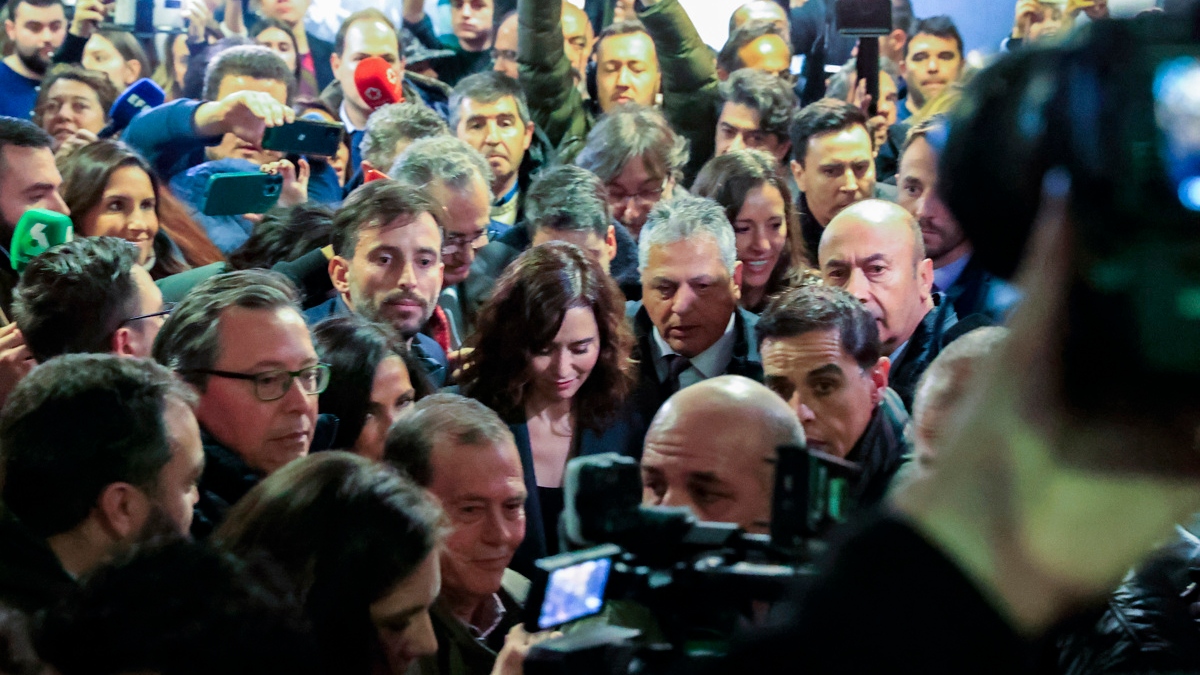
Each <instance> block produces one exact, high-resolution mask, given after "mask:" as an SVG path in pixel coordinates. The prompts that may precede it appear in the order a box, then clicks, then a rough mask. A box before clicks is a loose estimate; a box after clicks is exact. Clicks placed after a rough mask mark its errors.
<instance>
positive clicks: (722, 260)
mask: <svg viewBox="0 0 1200 675" xmlns="http://www.w3.org/2000/svg"><path fill="white" fill-rule="evenodd" d="M638 268H639V269H640V271H641V275H642V300H641V302H630V303H629V304H628V305H627V307H626V313H627V314H628V315H629V317H630V319H631V320H632V322H633V332H634V336H635V338H636V339H637V344H636V347H635V358H636V359H637V361H638V362H639V363H640V366H639V369H638V384H637V386H636V388H635V389H634V392H633V394H632V396H631V397H630V402H629V404H628V406H629V407H628V409H627V416H628V422H629V423H630V424H631V426H632V428H634V429H637V430H638V431H637V432H636V433H634V434H632V438H631V441H632V442H633V443H634V445H636V447H631V448H629V453H630V454H631V455H633V456H635V457H637V456H640V455H641V451H642V448H641V444H642V440H643V439H644V438H645V430H646V429H647V428H648V427H649V424H650V421H651V420H652V419H653V418H654V415H655V413H656V412H657V411H658V409H659V407H660V406H661V405H662V404H663V403H664V402H665V401H666V400H667V399H668V398H669V397H670V396H671V394H674V393H675V392H676V391H678V390H679V389H681V388H683V387H686V386H688V385H691V384H695V383H696V382H699V381H701V380H705V379H708V378H710V377H716V376H718V375H742V376H745V377H748V378H750V379H752V380H755V381H756V382H761V381H762V360H761V359H760V358H759V354H758V343H757V342H756V341H755V339H754V324H755V322H756V321H757V318H756V317H755V316H754V315H753V314H751V313H749V312H747V311H746V310H744V309H742V308H741V307H739V306H738V300H739V299H740V297H741V291H740V286H741V279H742V264H741V263H740V262H739V261H738V260H737V249H736V245H735V242H734V238H733V230H732V229H730V227H729V220H728V219H727V218H725V214H724V212H723V211H722V209H721V207H720V206H718V205H717V203H716V202H713V201H712V200H709V199H702V198H699V197H679V198H677V199H674V200H671V201H669V202H660V203H659V205H658V206H657V207H655V209H654V211H652V212H651V213H650V217H649V218H648V219H647V221H646V227H645V228H644V229H643V230H642V237H641V240H640V242H639V248H638Z"/></svg>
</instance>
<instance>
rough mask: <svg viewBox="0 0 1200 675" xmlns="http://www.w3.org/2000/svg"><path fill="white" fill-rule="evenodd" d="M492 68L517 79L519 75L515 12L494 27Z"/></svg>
mask: <svg viewBox="0 0 1200 675" xmlns="http://www.w3.org/2000/svg"><path fill="white" fill-rule="evenodd" d="M492 70H495V71H497V72H500V73H504V74H505V75H507V76H509V77H511V78H512V79H514V80H515V79H517V78H518V77H520V76H521V74H520V72H519V69H518V67H517V13H516V12H509V13H508V16H506V17H504V20H503V21H501V22H500V25H499V26H497V27H496V40H495V42H493V43H492Z"/></svg>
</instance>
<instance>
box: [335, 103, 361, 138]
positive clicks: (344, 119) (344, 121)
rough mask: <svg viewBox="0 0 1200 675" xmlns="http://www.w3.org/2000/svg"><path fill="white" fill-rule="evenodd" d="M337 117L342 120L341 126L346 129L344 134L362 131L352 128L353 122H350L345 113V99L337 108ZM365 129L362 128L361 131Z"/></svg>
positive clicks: (348, 116)
mask: <svg viewBox="0 0 1200 675" xmlns="http://www.w3.org/2000/svg"><path fill="white" fill-rule="evenodd" d="M338 117H340V118H342V126H344V127H346V133H348V134H352V133H354V132H356V131H362V129H360V128H358V127H356V126H354V122H351V121H350V115H349V114H348V113H347V112H346V101H345V99H343V100H342V105H341V107H339V108H338ZM365 128H366V127H363V129H365Z"/></svg>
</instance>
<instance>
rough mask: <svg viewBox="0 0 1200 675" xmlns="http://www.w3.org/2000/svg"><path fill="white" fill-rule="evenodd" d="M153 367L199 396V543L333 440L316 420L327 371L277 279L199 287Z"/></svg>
mask: <svg viewBox="0 0 1200 675" xmlns="http://www.w3.org/2000/svg"><path fill="white" fill-rule="evenodd" d="M153 355H154V359H155V360H156V361H158V362H159V363H161V364H163V365H165V366H167V367H168V368H170V369H171V370H173V371H175V372H176V373H177V374H178V375H179V376H180V377H182V378H183V380H184V381H185V382H187V383H188V384H190V385H191V386H192V387H193V388H194V389H195V390H196V391H197V393H198V394H199V405H198V406H197V407H196V419H197V420H199V422H200V428H201V430H202V431H201V434H202V438H203V441H204V455H205V457H206V459H207V464H206V466H205V469H204V475H203V476H202V477H201V478H200V501H199V503H198V504H197V505H196V514H195V519H194V520H193V522H192V534H193V535H195V536H196V537H204V536H207V535H208V534H209V533H210V532H211V531H212V530H213V528H215V527H216V526H217V525H219V524H220V522H221V521H222V520H224V518H225V513H226V512H227V511H228V510H229V507H230V506H232V505H233V504H234V503H235V502H236V501H237V500H239V499H241V498H242V496H244V495H245V494H246V493H247V492H249V491H250V489H251V488H252V487H254V486H255V485H256V484H257V483H258V482H259V481H260V480H261V479H262V478H263V477H264V476H267V475H269V474H271V473H273V472H274V471H276V470H278V469H280V468H282V467H284V466H286V465H287V464H288V463H289V462H291V461H292V460H295V459H299V458H300V457H304V456H305V455H307V454H308V452H309V450H310V449H313V450H324V449H326V448H328V446H329V444H330V442H332V440H333V432H334V429H335V428H336V421H335V420H333V419H329V416H328V415H325V416H322V417H321V418H320V419H318V416H317V395H318V394H320V393H321V392H322V391H324V390H325V387H326V385H328V384H329V366H326V365H323V364H321V363H319V362H318V361H317V352H316V351H315V350H314V349H313V344H312V338H311V337H310V336H309V333H308V326H306V325H305V324H304V317H303V316H301V314H300V310H299V307H298V305H297V304H296V291H295V289H294V288H293V287H292V285H291V283H290V282H288V281H287V279H286V278H285V277H283V276H282V275H280V274H277V273H274V272H266V271H263V270H242V271H238V272H229V273H226V274H219V275H217V276H214V277H210V278H209V279H206V280H204V281H203V282H201V283H200V284H199V285H198V286H196V288H195V289H193V290H192V292H191V293H189V294H188V296H187V297H185V298H184V299H183V302H181V303H179V306H178V307H176V308H175V310H174V311H173V312H172V313H171V316H170V318H168V319H167V321H166V322H165V323H164V324H163V327H162V330H160V331H159V333H158V338H157V339H156V340H155V342H154V350H153Z"/></svg>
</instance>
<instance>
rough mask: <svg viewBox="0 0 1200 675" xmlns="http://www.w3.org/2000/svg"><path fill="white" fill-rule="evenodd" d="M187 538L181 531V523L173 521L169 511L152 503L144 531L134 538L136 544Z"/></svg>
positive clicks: (143, 526)
mask: <svg viewBox="0 0 1200 675" xmlns="http://www.w3.org/2000/svg"><path fill="white" fill-rule="evenodd" d="M186 536H187V533H186V532H180V531H179V523H177V522H175V521H174V520H172V519H171V516H170V515H168V514H167V510H166V509H164V508H163V507H161V506H159V505H158V503H157V502H153V501H152V502H150V513H149V514H148V515H147V516H146V522H145V523H143V524H142V529H141V530H140V531H139V532H138V534H137V537H135V538H134V543H137V544H145V543H149V542H154V541H162V540H171V539H178V538H179V537H186Z"/></svg>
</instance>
